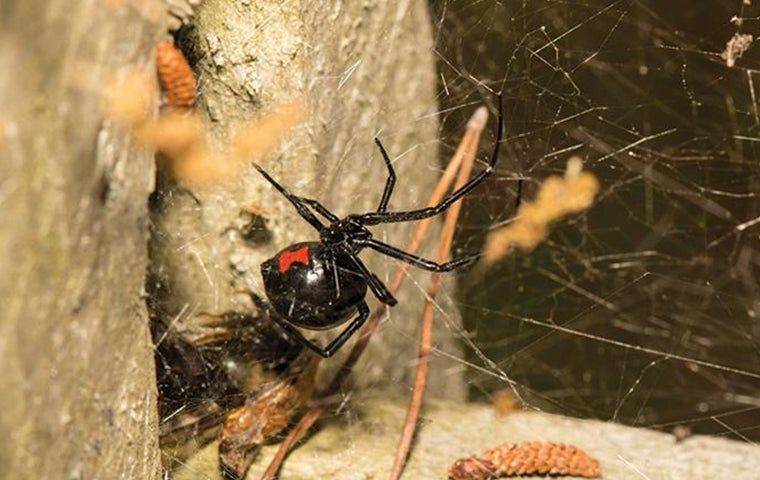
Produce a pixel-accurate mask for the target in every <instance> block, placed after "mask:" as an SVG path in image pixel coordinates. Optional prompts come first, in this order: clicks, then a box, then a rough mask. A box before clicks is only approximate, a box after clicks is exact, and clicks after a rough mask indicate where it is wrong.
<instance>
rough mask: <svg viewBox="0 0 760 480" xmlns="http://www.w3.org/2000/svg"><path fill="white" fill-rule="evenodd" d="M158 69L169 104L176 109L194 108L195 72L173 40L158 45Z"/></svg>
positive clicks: (159, 79) (160, 81) (159, 78)
mask: <svg viewBox="0 0 760 480" xmlns="http://www.w3.org/2000/svg"><path fill="white" fill-rule="evenodd" d="M156 70H157V71H158V81H159V83H160V84H161V88H162V89H163V91H164V94H165V95H166V104H167V106H168V107H169V108H171V109H175V110H192V109H193V108H194V106H195V91H196V82H195V74H194V73H193V70H192V69H191V68H190V65H189V64H188V63H187V60H186V59H185V56H184V55H183V54H182V51H181V50H180V49H179V48H177V47H176V46H175V45H174V43H173V42H170V41H165V42H159V43H158V44H157V45H156Z"/></svg>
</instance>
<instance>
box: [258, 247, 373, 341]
mask: <svg viewBox="0 0 760 480" xmlns="http://www.w3.org/2000/svg"><path fill="white" fill-rule="evenodd" d="M336 268H337V269H338V272H336V271H335V269H336ZM261 275H262V277H263V278H264V288H265V290H266V294H267V297H268V298H269V301H270V303H271V304H272V306H273V307H274V309H275V310H276V311H277V313H279V314H280V315H281V316H282V317H283V318H286V319H288V321H289V322H290V323H292V324H294V325H296V326H298V327H302V328H308V329H311V330H323V329H328V328H332V327H335V326H338V325H340V324H342V323H344V322H346V321H347V320H348V319H349V318H350V317H351V316H352V315H354V313H355V312H356V307H357V305H358V304H359V303H361V302H362V301H363V300H364V296H365V294H366V292H367V282H366V280H365V279H364V277H362V276H361V274H360V273H359V272H358V271H357V269H356V267H355V266H354V264H353V262H352V261H351V259H350V258H348V256H347V255H345V254H344V253H342V252H341V251H340V250H338V249H335V248H333V249H330V248H327V247H325V246H324V245H323V244H321V243H319V242H302V243H295V244H293V245H291V246H289V247H287V248H285V249H284V250H282V251H280V252H279V253H277V254H276V255H275V256H274V257H272V258H270V259H269V260H267V261H266V262H264V263H262V264H261Z"/></svg>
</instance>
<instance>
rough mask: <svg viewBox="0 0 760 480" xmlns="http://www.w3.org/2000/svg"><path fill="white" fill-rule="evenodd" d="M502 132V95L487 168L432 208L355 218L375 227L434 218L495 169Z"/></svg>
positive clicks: (365, 214) (368, 214)
mask: <svg viewBox="0 0 760 480" xmlns="http://www.w3.org/2000/svg"><path fill="white" fill-rule="evenodd" d="M503 130H504V105H503V101H502V95H501V94H499V121H498V125H497V127H496V142H495V143H494V148H493V153H492V154H491V160H490V161H489V162H488V166H487V167H486V168H485V170H483V171H482V172H480V173H479V174H478V175H476V176H475V177H473V178H472V179H471V180H470V181H469V182H467V183H466V184H464V185H462V187H460V188H459V189H458V190H456V191H454V192H452V193H450V194H448V195H447V196H446V198H444V199H443V200H441V202H440V203H439V204H438V205H436V206H434V207H427V208H420V209H417V210H407V211H403V212H379V211H378V212H370V213H364V214H361V215H356V216H354V217H353V218H355V219H356V220H357V221H358V222H359V223H361V224H362V225H377V224H379V223H396V222H410V221H412V220H422V219H423V218H430V217H434V216H436V215H438V214H440V213H443V212H444V211H446V209H448V208H449V207H450V206H451V205H452V204H453V203H454V202H456V201H457V200H459V199H460V198H462V197H463V196H465V195H467V194H468V193H469V192H470V191H471V190H472V189H473V188H475V187H477V186H478V185H479V184H480V183H481V182H482V181H483V180H485V179H486V178H487V177H488V176H489V175H491V174H492V173H493V171H494V168H495V167H496V163H497V162H498V161H499V145H500V144H501V141H502V138H503Z"/></svg>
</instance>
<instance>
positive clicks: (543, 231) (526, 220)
mask: <svg viewBox="0 0 760 480" xmlns="http://www.w3.org/2000/svg"><path fill="white" fill-rule="evenodd" d="M598 191H599V181H598V180H597V179H596V177H595V176H594V175H592V174H591V173H588V172H584V171H583V163H582V161H581V159H580V158H578V157H573V158H571V159H570V160H568V162H567V169H566V171H565V175H564V177H559V176H552V177H549V178H547V179H546V180H544V182H543V183H542V184H541V186H540V187H539V190H538V194H537V195H536V199H535V200H533V201H532V202H526V203H523V204H522V205H521V206H520V208H519V209H518V210H517V215H516V217H515V219H514V221H513V222H512V223H510V224H509V225H507V226H506V227H503V228H501V229H499V230H496V231H495V232H492V233H491V234H490V235H489V236H488V239H487V240H486V245H485V247H484V249H483V254H484V261H485V263H487V264H488V263H494V262H496V261H498V260H500V259H502V258H503V257H505V256H506V255H507V254H509V253H510V252H511V251H512V250H513V249H514V248H519V249H521V250H524V251H531V250H533V249H534V248H536V246H538V244H539V243H540V242H541V241H542V240H544V239H545V238H546V236H547V235H548V234H549V225H550V224H551V223H554V222H556V221H558V220H560V219H561V218H562V217H565V216H567V215H570V214H573V213H579V212H582V211H583V210H585V209H587V208H588V207H589V206H591V203H592V202H593V201H594V197H595V196H596V193H597V192H598Z"/></svg>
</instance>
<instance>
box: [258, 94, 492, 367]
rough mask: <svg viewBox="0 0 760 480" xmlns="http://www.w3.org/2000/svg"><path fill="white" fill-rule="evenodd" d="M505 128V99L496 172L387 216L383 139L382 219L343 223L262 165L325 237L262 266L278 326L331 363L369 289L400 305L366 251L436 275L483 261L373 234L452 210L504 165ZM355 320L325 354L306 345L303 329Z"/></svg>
mask: <svg viewBox="0 0 760 480" xmlns="http://www.w3.org/2000/svg"><path fill="white" fill-rule="evenodd" d="M503 124H504V114H503V105H502V99H501V95H500V96H499V117H498V125H497V131H496V143H495V146H494V149H493V153H492V154H491V158H490V161H489V163H488V166H487V167H486V168H485V169H484V170H483V171H482V172H480V173H479V174H478V175H477V176H475V177H474V178H472V179H471V180H470V181H469V182H468V183H466V184H465V185H464V186H462V187H461V188H459V189H458V190H456V191H454V192H452V193H450V194H449V195H448V196H447V197H446V198H444V199H443V200H442V201H441V202H440V203H439V204H438V205H435V206H432V207H427V208H421V209H416V210H406V211H400V212H389V211H387V210H388V202H389V200H390V198H391V194H392V193H393V187H394V185H395V183H396V174H395V172H394V171H393V166H392V165H391V161H390V158H389V157H388V154H387V152H386V151H385V148H383V145H382V144H381V143H380V141H379V140H378V139H375V143H377V146H378V148H379V149H380V153H381V154H382V157H383V160H384V161H385V164H386V166H387V168H388V179H387V181H386V183H385V189H384V191H383V196H382V198H381V199H380V204H379V205H378V207H377V210H375V211H374V212H368V213H362V214H352V215H348V216H346V217H344V218H338V217H337V216H336V215H334V214H333V213H331V212H330V211H329V210H328V209H327V208H325V207H324V206H323V205H322V204H321V203H319V202H318V201H316V200H312V199H309V198H303V197H298V196H296V195H293V194H292V193H290V192H289V191H288V190H286V189H285V188H284V187H283V186H282V185H280V184H279V183H278V182H277V181H276V180H274V179H273V178H272V177H271V176H270V175H269V174H268V173H267V172H265V171H264V170H263V169H262V168H261V167H260V166H258V165H255V167H256V169H257V170H258V171H259V172H260V173H261V174H262V175H263V176H264V178H266V179H267V181H269V183H271V184H272V185H273V186H274V187H275V188H276V189H277V190H278V191H279V192H280V193H281V194H282V195H284V196H285V197H286V198H287V199H288V200H289V201H290V203H292V204H293V206H294V207H295V208H296V210H297V211H298V214H299V215H300V216H301V217H302V218H303V219H304V220H306V221H307V222H308V223H309V224H310V225H311V226H312V227H314V228H315V229H316V230H317V232H318V233H319V238H320V240H319V241H318V242H302V243H296V244H293V245H291V246H289V247H287V248H285V249H284V250H282V251H280V252H279V253H277V254H276V255H275V256H274V257H272V258H270V259H269V260H267V261H266V262H264V263H263V264H262V265H261V273H262V276H263V278H264V288H265V290H266V294H267V297H268V298H269V300H270V302H271V304H272V307H273V308H274V310H275V311H276V312H277V313H278V314H279V315H273V316H272V319H273V320H275V321H276V322H277V324H278V325H280V326H281V327H282V328H283V329H284V330H285V331H287V332H288V333H289V334H290V335H292V336H293V338H294V339H295V340H297V341H298V342H300V343H302V344H303V345H304V346H306V347H308V348H310V349H311V350H313V351H314V352H316V353H318V354H319V355H321V356H323V357H330V356H331V355H332V354H333V353H335V351H337V350H338V349H339V348H340V347H341V346H342V345H343V344H344V343H345V342H346V340H348V338H349V337H350V336H351V335H352V334H353V333H354V332H356V330H357V329H358V328H359V327H361V326H362V324H363V323H364V321H365V320H366V319H367V316H368V315H369V307H368V306H367V302H366V301H365V300H364V297H365V295H366V292H367V288H369V289H370V290H371V291H372V293H373V294H374V295H375V296H376V297H377V299H378V300H380V301H381V302H382V303H384V304H386V305H389V306H393V305H395V304H396V303H397V302H396V299H395V298H393V295H392V294H391V293H390V292H389V291H388V289H387V287H386V286H385V285H384V284H383V282H382V281H380V279H379V278H377V276H376V275H375V274H373V273H372V272H370V271H369V269H368V268H367V266H366V265H365V264H364V262H362V260H361V259H360V258H359V256H358V254H359V252H361V251H362V250H363V249H365V248H369V249H372V250H375V251H377V252H380V253H382V254H384V255H387V256H389V257H392V258H396V259H398V260H401V261H404V262H407V263H409V264H412V265H415V266H417V267H419V268H422V269H425V270H430V271H434V272H448V271H451V270H454V269H456V268H459V267H463V266H465V265H469V264H471V263H473V262H474V261H476V260H477V259H478V258H479V257H480V255H471V256H468V257H465V258H461V259H458V260H452V261H450V262H446V263H437V262H434V261H432V260H427V259H424V258H421V257H418V256H416V255H412V254H410V253H407V252H404V251H403V250H400V249H398V248H396V247H393V246H391V245H387V244H385V243H383V242H380V241H378V240H375V239H374V238H373V237H372V232H370V231H369V229H367V228H366V227H367V226H370V225H378V224H381V223H398V222H409V221H414V220H421V219H424V218H429V217H433V216H435V215H438V214H440V213H443V212H444V211H446V209H448V208H449V207H450V206H451V205H452V204H453V203H454V202H456V201H457V200H459V199H460V198H462V197H463V196H464V195H466V194H467V193H468V192H470V191H471V190H472V189H473V188H475V187H476V186H477V185H479V184H480V183H481V182H482V181H483V180H484V179H485V178H486V177H487V176H488V175H490V174H491V173H492V172H493V170H494V167H495V166H496V163H497V161H498V159H499V143H500V142H501V138H502V130H503ZM319 217H322V219H324V220H325V221H326V223H325V222H323V220H321V219H320V218H319ZM354 314H357V316H356V318H355V319H354V320H352V321H351V323H350V324H349V326H348V327H346V328H345V330H343V332H341V333H340V334H339V335H338V336H337V337H336V338H335V339H334V340H332V341H331V342H330V343H329V344H328V345H327V346H326V347H324V348H322V347H319V346H318V345H315V344H314V343H313V342H311V341H309V340H308V339H306V337H304V336H303V334H302V333H301V332H300V331H299V330H298V328H296V327H300V328H305V329H310V330H323V329H328V328H332V327H336V326H338V325H341V324H343V323H345V322H346V321H348V319H349V318H351V317H352V316H353V315H354ZM280 317H281V318H280Z"/></svg>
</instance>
